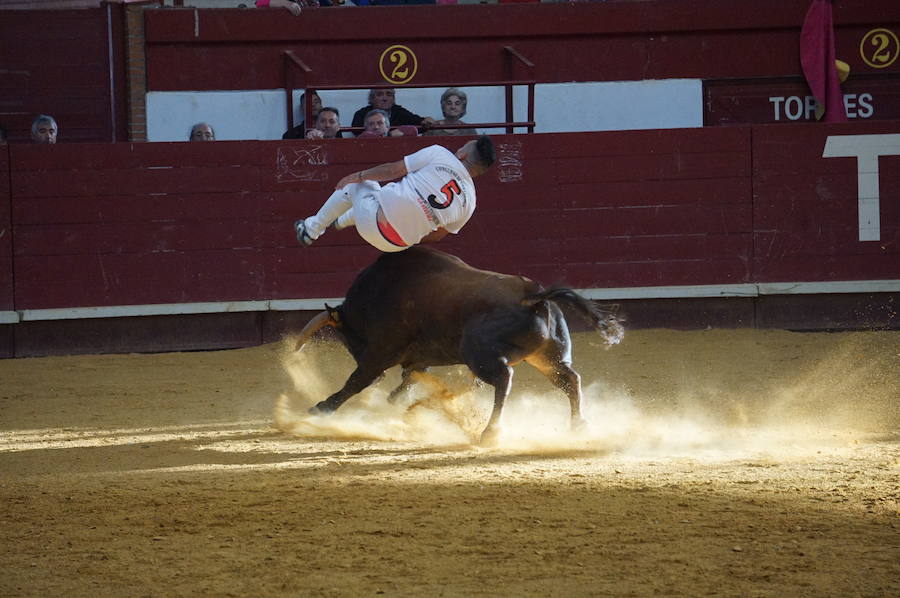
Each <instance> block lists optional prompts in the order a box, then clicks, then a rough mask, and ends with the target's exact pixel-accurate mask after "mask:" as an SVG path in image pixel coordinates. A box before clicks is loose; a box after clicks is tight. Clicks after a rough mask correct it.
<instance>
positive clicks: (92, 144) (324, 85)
mask: <svg viewBox="0 0 900 598" xmlns="http://www.w3.org/2000/svg"><path fill="white" fill-rule="evenodd" d="M384 1H385V2H390V1H393V0H384ZM398 1H400V0H398ZM422 1H426V2H428V1H430V0H422ZM225 2H226V0H221V1H219V0H204V1H203V2H200V0H195V1H193V2H192V1H191V0H187V1H185V2H182V1H180V0H166V2H158V1H156V0H154V1H152V2H150V1H144V0H126V1H124V2H117V1H110V2H106V1H104V2H101V1H100V0H96V1H95V0H72V1H71V2H68V1H67V0H59V1H57V0H42V1H41V2H37V1H36V0H35V1H31V2H12V1H7V2H0V40H3V42H5V43H0V47H2V48H3V50H4V51H0V57H2V58H0V71H2V82H3V83H4V85H2V86H0V87H2V91H0V117H2V118H0V120H2V122H0V125H2V126H3V127H4V128H5V131H6V133H8V141H9V144H8V145H0V598H6V597H41V598H44V597H48V596H51V597H55V596H67V597H73V598H78V597H86V598H87V597H90V598H95V597H107V596H110V597H119V596H123V597H154V598H155V597H169V596H191V597H195V596H198V597H220V596H234V597H241V598H244V597H256V596H259V597H270V596H278V597H280V596H285V597H288V596H290V597H294V596H314V597H342V598H343V597H355V596H373V595H374V596H377V595H384V596H398V597H407V596H408V597H431V596H448V597H460V598H464V597H471V596H491V597H518V596H528V597H531V596H533V597H540V598H543V597H557V596H558V597H568V596H579V597H580V596H615V597H618V596H640V597H643V596H651V595H670V596H685V597H695V596H725V597H732V596H735V597H738V596H739V597H772V598H782V597H785V596H787V597H794V596H796V597H802V598H807V597H809V598H819V597H822V596H829V597H830V596H834V597H840V598H845V597H861V598H862V597H865V598H870V597H871V598H876V597H877V598H886V597H891V598H893V597H896V596H900V517H898V515H900V408H898V405H900V319H898V317H897V312H898V309H897V306H898V305H900V242H898V240H900V120H898V119H900V101H897V100H898V98H900V44H897V41H896V40H897V39H898V34H900V3H898V2H896V0H855V1H854V2H845V1H840V2H833V3H832V2H820V1H819V0H815V1H813V0H788V1H785V0H727V2H726V1H724V0H678V1H674V0H642V1H607V2H540V3H538V2H534V3H519V2H513V3H506V2H495V1H494V0H488V4H489V5H486V6H482V5H481V4H472V3H470V2H468V0H467V1H465V2H464V1H463V0H460V2H459V3H458V4H460V5H458V6H452V5H451V6H370V7H366V8H354V7H332V8H324V7H319V8H317V7H313V6H310V7H304V8H303V10H302V12H301V14H300V15H299V16H295V15H293V14H289V13H288V12H287V11H285V10H284V9H280V8H277V7H276V8H274V9H272V8H269V9H259V10H257V9H252V8H237V7H236V6H234V5H236V4H237V3H238V2H237V1H235V2H234V5H233V6H231V7H222V8H202V7H194V6H193V5H194V4H197V5H199V4H203V5H211V4H217V5H219V6H221V5H222V4H224V3H225ZM417 2H418V0H416V2H412V1H411V2H408V3H411V4H412V3H417ZM372 3H375V2H372ZM378 3H381V0H379V2H378ZM243 4H252V3H250V2H246V3H243ZM467 4H468V5H467ZM60 5H62V6H63V7H64V8H63V9H61V10H54V9H51V6H60ZM163 5H165V6H163ZM173 5H175V6H173ZM832 5H833V14H832ZM41 6H43V7H44V8H45V10H32V9H35V8H40V7H41ZM11 7H12V8H11ZM810 7H814V8H815V7H817V8H818V9H821V10H819V11H817V12H815V14H817V15H818V18H817V19H813V20H812V26H811V27H810V29H807V32H809V31H812V32H813V33H814V34H815V35H805V34H804V32H803V28H804V24H805V23H806V22H807V20H806V16H807V15H808V14H809V9H810ZM20 9H21V10H20ZM438 13H439V14H438ZM816 32H818V34H816ZM831 54H834V56H833V57H832V56H831ZM804 56H805V57H806V58H807V59H809V58H812V59H813V63H814V64H818V65H819V66H821V67H822V68H821V70H820V71H819V72H818V75H823V73H824V76H826V78H827V79H828V83H829V87H828V90H827V91H828V94H826V95H825V96H824V99H823V95H822V93H821V90H819V91H820V93H818V94H817V93H816V92H815V90H814V89H813V86H816V87H819V85H817V84H815V83H814V81H812V80H810V78H808V77H807V75H806V73H805V71H804V69H803V68H802V65H801V62H802V57H804ZM832 58H834V59H835V60H836V61H840V62H841V63H843V65H844V67H846V68H843V69H842V70H841V71H840V72H838V68H837V65H838V62H835V63H834V64H835V68H834V69H832V68H831V62H832V60H831V59H832ZM48 65H50V66H48ZM335 65H340V68H335ZM832 71H833V72H832ZM814 74H815V72H814ZM813 79H815V77H813ZM819 83H821V81H820V82H819ZM451 86H453V87H458V88H460V89H462V90H464V91H465V92H466V93H467V94H468V98H469V99H468V100H467V101H468V110H469V111H468V112H467V113H466V115H465V118H466V126H467V127H474V128H477V129H478V130H479V131H480V132H486V133H488V134H490V136H491V138H492V139H493V140H494V144H495V146H496V148H497V164H496V166H495V167H493V168H492V170H490V171H489V172H488V173H486V174H485V175H483V176H481V177H479V178H478V181H477V183H476V185H477V189H478V208H477V211H476V213H475V214H474V216H473V217H472V219H471V221H470V222H469V223H468V224H466V226H465V228H464V229H463V230H462V231H460V234H459V235H450V236H448V237H447V238H446V239H444V240H442V241H441V243H440V245H439V247H440V249H442V250H443V251H446V252H448V253H451V254H453V255H456V256H458V257H460V258H461V259H463V260H465V261H466V262H468V263H470V264H471V265H472V266H474V267H477V268H485V269H489V270H494V271H498V272H503V273H508V274H514V275H522V276H527V277H530V278H532V279H534V280H535V281H538V282H540V283H542V284H544V285H546V286H550V285H554V284H561V285H564V286H569V287H572V288H575V289H578V290H579V291H580V292H582V293H583V294H584V295H585V296H586V297H587V298H588V299H590V300H594V301H597V302H598V303H599V304H600V305H601V306H604V307H605V306H612V305H617V306H618V309H619V311H618V312H617V313H618V314H620V315H622V316H623V318H624V322H625V328H626V332H625V336H624V339H623V340H622V342H621V343H620V344H618V345H616V346H613V347H610V348H607V347H605V346H604V344H603V343H602V339H601V338H600V336H599V335H598V334H597V333H596V332H590V331H586V330H584V325H583V324H576V322H575V321H573V318H570V319H569V324H570V325H571V327H572V330H573V340H574V368H575V370H577V371H578V372H579V373H580V375H581V377H582V382H583V386H584V395H585V396H584V403H585V405H584V412H585V417H586V419H587V422H588V423H587V426H586V427H585V428H584V429H579V430H577V431H572V430H570V429H569V405H568V402H567V400H566V398H565V397H564V396H563V393H562V392H561V391H559V390H558V389H556V388H554V387H553V386H552V385H551V384H550V383H549V382H548V381H547V379H546V378H544V377H543V376H542V375H540V374H539V373H538V372H537V371H536V370H534V369H532V368H531V367H530V366H528V365H527V364H522V365H519V366H517V368H516V374H515V377H514V380H513V384H512V393H511V395H510V397H509V399H508V401H507V403H506V406H505V409H504V411H503V414H502V418H501V420H500V426H501V427H500V433H499V436H498V438H497V439H496V441H495V442H489V443H480V442H478V437H479V434H480V433H481V430H482V429H483V428H484V426H485V423H486V421H487V418H488V414H489V412H490V409H491V404H492V396H491V395H492V392H491V389H490V388H489V387H484V386H478V385H474V384H473V383H472V380H471V378H470V376H469V374H468V373H467V370H465V369H464V368H462V367H444V368H436V371H435V373H436V375H437V377H438V379H439V380H441V381H442V383H443V384H442V385H438V384H436V383H435V380H434V379H431V378H422V379H420V380H418V382H417V384H416V385H415V386H414V387H413V388H412V389H411V392H410V393H409V394H408V395H407V396H405V397H403V399H402V400H401V401H400V402H399V403H397V404H389V403H388V402H387V401H386V396H387V393H388V392H390V390H391V389H392V388H394V387H395V386H396V385H397V383H398V380H399V379H400V375H399V372H398V371H397V370H396V368H395V369H393V370H390V371H389V372H388V373H387V375H386V377H385V378H384V379H383V380H382V381H380V382H379V383H378V384H377V385H376V386H374V387H372V388H370V389H367V390H366V391H364V392H362V393H360V394H359V395H358V396H355V397H353V398H351V399H350V400H349V401H348V402H347V403H346V404H344V405H343V406H342V407H341V408H340V409H339V410H338V411H337V412H335V413H333V414H331V415H328V416H322V415H310V414H309V413H308V409H309V408H310V407H311V406H312V405H314V404H315V403H316V402H317V401H321V400H322V399H325V398H326V397H327V396H328V395H329V394H330V393H332V392H334V391H335V390H336V389H337V388H339V387H340V386H341V385H342V384H343V383H344V381H345V379H346V377H347V376H348V374H349V373H350V372H351V370H352V368H353V363H352V358H351V356H350V354H349V353H348V352H347V350H346V349H345V348H344V347H343V346H342V345H340V344H339V343H337V342H336V340H335V339H334V337H333V336H329V335H328V334H323V335H321V336H320V337H318V338H317V339H316V341H315V342H314V343H309V344H307V345H305V346H304V348H303V350H302V351H299V352H297V351H295V350H294V349H293V348H294V347H295V345H296V341H297V337H298V334H299V331H300V330H301V329H302V328H303V325H304V324H305V323H306V322H308V321H309V319H310V318H311V317H313V314H315V313H318V312H320V311H321V310H322V307H323V304H325V303H326V302H327V303H328V304H329V305H331V306H334V305H337V304H339V303H340V302H341V301H342V298H343V297H345V296H346V295H345V293H347V290H348V287H349V285H350V283H351V282H352V281H353V280H354V277H355V276H356V275H357V274H358V273H359V272H360V270H362V269H363V268H365V267H366V266H368V265H369V264H371V263H372V261H373V260H374V259H375V257H376V255H377V252H376V251H375V250H374V249H372V248H371V247H369V246H368V245H367V244H366V243H364V242H362V241H361V240H360V239H359V238H358V236H357V235H356V234H355V232H354V231H352V230H344V231H330V232H329V233H328V235H327V236H326V237H323V238H321V239H317V241H316V243H315V244H314V245H312V246H310V247H300V246H299V245H298V243H297V239H296V236H295V234H294V230H293V228H292V223H293V222H294V221H295V219H297V218H299V217H302V216H304V215H309V214H312V213H314V212H315V211H316V210H317V209H318V208H319V206H321V204H322V201H323V200H324V198H326V197H327V196H328V195H329V194H330V193H331V192H332V191H333V189H334V186H335V183H336V182H337V181H339V180H341V179H342V178H343V177H345V176H347V174H348V173H352V172H357V171H360V170H362V169H368V168H371V167H372V166H375V165H377V164H379V163H382V162H384V161H385V160H398V159H400V157H401V156H405V155H409V154H412V153H413V152H415V151H417V150H419V149H421V148H423V147H425V146H427V145H430V144H432V143H434V142H437V143H440V144H442V145H445V146H447V147H448V148H450V149H455V148H456V147H458V145H457V143H455V142H457V141H460V140H459V139H454V138H451V137H446V136H441V137H418V136H415V137H414V136H409V137H400V138H395V139H389V140H385V139H377V138H376V139H351V138H350V132H349V131H348V130H346V129H345V131H344V133H345V136H344V138H343V139H321V140H313V139H283V138H282V133H283V132H284V131H285V130H290V129H292V128H293V127H295V126H298V125H299V124H300V122H301V121H303V122H304V123H308V122H311V121H310V120H308V119H310V118H311V117H312V113H311V112H310V113H307V112H306V108H303V109H301V107H300V99H301V97H305V96H302V95H301V94H309V93H310V92H312V91H316V92H317V93H319V94H321V97H320V99H321V100H322V101H323V103H324V105H331V106H336V107H339V108H340V109H341V111H342V113H343V114H344V120H343V121H342V124H343V125H345V126H346V125H349V124H350V122H351V118H352V117H351V115H352V114H354V112H355V111H356V110H358V109H359V108H360V107H361V106H364V104H365V102H366V101H367V100H366V98H367V94H368V93H369V91H370V90H375V89H385V88H392V89H395V90H396V96H395V97H396V99H397V102H398V103H400V104H402V105H403V106H405V107H406V108H407V109H408V110H411V111H412V112H415V113H417V114H420V115H430V116H437V115H438V114H439V112H440V113H442V112H443V111H442V110H441V107H440V104H439V99H440V98H441V96H442V94H443V93H444V91H445V90H446V89H447V88H448V87H451ZM815 96H819V99H818V100H817V99H816V97H815ZM829 98H830V99H829ZM817 101H818V102H820V103H821V102H823V101H824V102H825V103H827V104H828V108H829V110H827V111H825V112H824V120H825V122H821V121H818V120H817V117H816V102H817ZM312 105H313V103H310V106H312ZM841 105H843V108H844V113H845V114H844V115H845V116H846V117H847V119H848V122H840V121H842V119H841V118H838V116H839V112H840V110H839V107H840V106H841ZM308 107H309V106H307V108H308ZM39 113H42V114H49V115H53V116H54V117H55V119H56V121H58V128H59V131H58V141H59V142H58V143H56V144H52V145H43V144H36V143H31V142H30V140H31V131H30V127H31V124H32V121H33V118H34V116H36V114H39ZM200 121H203V122H206V123H208V124H209V125H210V126H211V128H212V126H213V125H214V128H215V130H216V136H215V137H216V141H215V142H214V143H187V142H185V141H186V139H187V138H188V135H189V133H188V132H189V131H190V130H191V127H192V125H193V124H195V123H198V122H200ZM422 122H423V123H424V121H422ZM460 145H461V143H460ZM447 295H449V294H447ZM445 297H446V295H443V294H442V295H441V298H445ZM408 298H409V296H404V300H408ZM436 303H440V302H436ZM454 308H455V306H450V309H448V310H447V312H449V313H456V312H455V309H454ZM423 311H424V310H423ZM323 332H324V331H323ZM449 336H452V335H449Z"/></svg>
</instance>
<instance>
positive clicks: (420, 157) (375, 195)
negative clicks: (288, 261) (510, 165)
mask: <svg viewBox="0 0 900 598" xmlns="http://www.w3.org/2000/svg"><path fill="white" fill-rule="evenodd" d="M494 159H495V157H494V145H493V143H492V142H491V140H490V138H488V137H487V136H485V135H482V136H481V137H480V138H479V139H477V140H472V141H469V142H467V143H466V144H465V145H463V146H462V147H461V148H459V149H458V150H457V151H456V154H454V153H453V152H451V151H450V150H448V149H447V148H445V147H442V146H440V145H432V146H430V147H426V148H423V149H421V150H419V151H417V152H415V153H413V154H410V155H408V156H406V157H405V158H403V159H402V160H399V161H397V162H388V163H385V164H381V165H380V166H374V167H372V168H369V169H366V170H362V171H359V172H355V173H353V174H349V175H347V176H345V177H344V178H342V179H341V180H340V181H338V184H337V186H336V187H335V192H334V193H332V194H331V197H329V198H328V200H327V201H326V202H325V204H324V205H323V206H322V208H321V209H320V210H319V211H318V212H317V213H316V215H315V216H310V217H309V218H305V219H303V220H298V221H297V222H295V223H294V230H295V231H296V233H297V240H298V241H299V242H300V244H301V245H303V246H309V245H311V244H312V242H313V241H315V240H316V239H318V238H319V236H320V235H321V234H322V233H323V232H325V229H326V228H328V227H329V226H332V225H333V226H334V227H335V228H336V229H338V230H340V229H342V228H346V227H348V226H354V225H355V226H356V231H357V232H358V233H359V236H361V237H362V238H363V239H364V240H365V241H366V242H368V243H369V244H370V245H372V246H373V247H375V248H376V249H380V250H381V251H386V252H390V251H403V250H404V249H406V248H407V247H410V246H412V245H415V244H416V243H420V242H432V241H437V240H439V239H442V238H443V237H444V236H446V235H447V233H448V232H451V233H454V234H455V233H458V232H459V231H460V229H462V227H463V225H465V224H466V222H468V221H469V218H470V217H471V216H472V213H473V212H474V211H475V184H474V182H473V181H472V179H473V178H474V177H476V176H478V175H479V174H481V173H483V172H484V171H486V170H487V169H488V168H490V166H491V164H493V163H494ZM401 177H402V178H401ZM394 179H400V180H399V181H397V182H395V183H388V184H387V185H385V186H384V187H382V186H381V185H379V184H378V183H379V182H380V181H391V180H394Z"/></svg>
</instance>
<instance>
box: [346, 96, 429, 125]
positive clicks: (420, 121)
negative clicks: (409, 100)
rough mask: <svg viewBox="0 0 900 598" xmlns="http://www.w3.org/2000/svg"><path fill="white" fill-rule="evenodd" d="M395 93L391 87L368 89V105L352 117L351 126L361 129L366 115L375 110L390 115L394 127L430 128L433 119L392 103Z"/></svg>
mask: <svg viewBox="0 0 900 598" xmlns="http://www.w3.org/2000/svg"><path fill="white" fill-rule="evenodd" d="M394 97H395V91H394V88H393V87H389V88H387V89H370V90H369V105H368V106H363V107H362V108H360V109H359V110H357V111H356V114H354V115H353V126H354V127H362V126H363V125H364V123H365V119H366V115H367V114H368V113H369V112H371V111H372V110H373V109H375V108H379V109H381V110H384V111H385V112H387V113H388V114H389V115H390V121H391V122H392V123H394V126H395V127H399V126H400V125H412V126H414V127H430V126H431V125H433V124H434V119H433V118H431V117H430V116H426V117H422V116H419V115H418V114H413V113H412V112H410V111H409V110H407V109H406V108H404V107H403V106H401V105H399V104H395V103H394Z"/></svg>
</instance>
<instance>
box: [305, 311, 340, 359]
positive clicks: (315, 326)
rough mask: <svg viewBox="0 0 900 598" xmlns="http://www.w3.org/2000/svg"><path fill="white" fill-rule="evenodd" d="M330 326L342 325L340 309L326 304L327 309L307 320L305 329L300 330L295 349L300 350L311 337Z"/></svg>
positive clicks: (337, 326)
mask: <svg viewBox="0 0 900 598" xmlns="http://www.w3.org/2000/svg"><path fill="white" fill-rule="evenodd" d="M328 326H331V327H334V328H339V327H340V318H339V316H338V310H337V309H335V308H332V307H328V306H327V305H326V306H325V311H323V312H321V313H318V314H316V315H315V316H313V318H312V319H311V320H310V321H309V322H307V324H306V326H304V327H303V330H301V331H300V335H299V336H298V337H297V344H296V345H295V348H294V350H295V351H299V350H300V349H302V348H303V345H305V344H306V342H307V341H309V339H311V338H312V337H313V336H315V334H316V333H317V332H318V331H320V330H322V329H323V328H326V327H328Z"/></svg>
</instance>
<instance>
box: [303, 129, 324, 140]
mask: <svg viewBox="0 0 900 598" xmlns="http://www.w3.org/2000/svg"><path fill="white" fill-rule="evenodd" d="M306 138H307V139H325V133H323V132H322V131H320V130H319V129H310V130H309V131H307V132H306Z"/></svg>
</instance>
